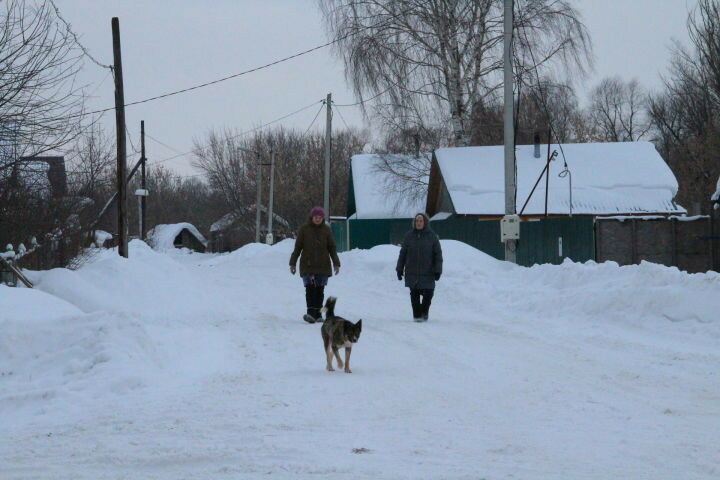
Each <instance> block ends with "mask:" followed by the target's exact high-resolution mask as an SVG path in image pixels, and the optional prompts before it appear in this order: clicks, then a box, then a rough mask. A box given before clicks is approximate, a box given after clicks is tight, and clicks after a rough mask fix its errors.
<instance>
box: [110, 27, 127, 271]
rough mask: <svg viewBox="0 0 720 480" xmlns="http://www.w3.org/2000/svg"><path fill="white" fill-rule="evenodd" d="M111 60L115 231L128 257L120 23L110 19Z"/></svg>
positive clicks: (121, 251)
mask: <svg viewBox="0 0 720 480" xmlns="http://www.w3.org/2000/svg"><path fill="white" fill-rule="evenodd" d="M111 23H112V37H113V59H114V62H115V66H114V70H113V71H114V74H115V130H116V135H117V190H118V197H117V212H118V221H117V231H118V253H119V254H120V255H121V256H123V257H125V258H127V256H128V221H127V216H128V215H127V212H128V211H127V209H128V202H127V180H126V179H125V176H126V170H127V158H126V155H127V152H126V146H125V93H124V91H123V78H122V57H121V52H120V22H119V20H118V18H117V17H113V18H112V22H111Z"/></svg>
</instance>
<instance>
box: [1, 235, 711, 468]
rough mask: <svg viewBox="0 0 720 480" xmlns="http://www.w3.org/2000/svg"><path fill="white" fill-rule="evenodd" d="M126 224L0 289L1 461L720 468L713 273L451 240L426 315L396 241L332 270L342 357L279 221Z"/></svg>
mask: <svg viewBox="0 0 720 480" xmlns="http://www.w3.org/2000/svg"><path fill="white" fill-rule="evenodd" d="M133 247H134V249H133V250H132V251H131V254H133V256H132V257H131V260H130V261H129V262H127V261H122V260H120V259H117V258H115V257H111V256H109V255H108V256H105V257H103V258H101V259H97V260H95V261H94V262H93V263H92V264H89V265H86V266H85V267H83V268H82V269H80V270H79V271H77V272H69V271H65V270H55V271H52V272H49V273H42V274H35V276H34V278H33V279H34V280H36V281H38V282H39V286H40V290H43V291H45V292H48V293H51V294H53V295H55V297H54V296H50V295H47V294H45V293H42V292H40V291H37V292H28V291H23V292H20V293H21V294H22V295H25V296H28V297H31V300H30V302H28V301H27V298H23V299H22V300H23V301H22V302H20V300H19V294H18V293H16V292H17V290H13V291H11V289H8V288H0V301H3V302H4V301H7V302H9V303H7V305H10V307H8V309H6V310H5V311H4V312H3V313H0V329H2V331H3V332H4V334H5V335H4V337H3V340H0V358H2V363H0V374H1V376H0V478H3V479H21V478H22V479H25V478H48V479H50V478H52V479H60V478H67V479H70V478H72V479H85V478H87V479H90V478H92V479H95V478H118V479H119V478H162V479H177V478H198V479H199V478H203V479H204V478H243V479H245V478H268V477H270V478H368V479H369V478H387V479H396V478H408V479H411V478H412V479H414V478H452V479H456V478H457V479H460V478H467V479H477V478H486V479H567V478H574V479H608V478H633V479H634V478H653V479H678V478H684V479H685V478H687V479H690V478H701V479H705V478H707V479H711V478H717V477H718V476H720V468H719V467H718V459H719V458H720V433H719V432H720V388H719V387H720V380H719V378H718V375H720V368H719V367H720V352H719V351H718V348H717V347H718V344H719V343H720V325H719V323H718V318H717V312H718V311H720V276H719V275H717V274H707V275H692V276H691V275H686V274H684V273H681V272H678V271H676V270H674V269H667V268H664V267H659V266H656V265H641V266H635V267H623V268H618V267H617V266H613V265H593V264H588V265H577V264H570V263H568V264H564V265H562V266H540V267H533V268H531V269H525V268H516V267H512V266H509V265H506V264H504V263H503V262H497V261H495V260H492V259H490V258H489V257H487V256H485V255H483V254H481V253H479V252H477V251H474V250H472V249H471V248H469V247H467V246H464V245H461V244H458V243H457V242H443V248H444V250H445V257H446V272H445V274H444V276H443V279H442V280H441V281H440V283H439V285H438V290H437V295H436V301H435V302H434V304H433V308H432V311H431V320H430V322H428V323H427V324H415V323H412V322H411V321H409V320H408V317H409V314H410V312H409V305H408V304H409V301H408V298H407V290H406V289H404V288H403V287H402V285H401V284H400V282H397V280H395V279H394V274H393V266H394V257H395V256H396V255H397V249H396V248H395V247H390V246H384V247H377V248H375V249H373V250H370V251H353V252H350V253H347V254H343V255H342V257H341V259H342V261H343V269H342V272H341V275H340V276H338V277H337V278H333V279H331V283H330V286H329V287H328V289H327V291H328V292H329V293H330V294H335V295H337V296H338V297H339V300H338V307H337V311H338V313H339V314H341V315H345V316H347V317H348V318H350V319H352V320H355V319H357V318H363V329H364V330H363V334H362V337H361V339H360V343H359V344H358V346H357V347H356V348H355V349H354V350H353V357H352V362H351V363H352V366H353V371H354V373H353V374H351V375H348V374H344V373H342V372H341V371H337V372H333V373H329V372H326V371H325V370H324V361H325V360H324V354H323V352H322V342H321V339H320V334H319V331H318V330H319V326H318V325H308V324H305V323H304V322H302V321H301V320H300V319H299V317H300V314H301V313H302V310H303V301H304V298H303V292H302V287H301V285H300V280H299V279H298V278H297V277H296V276H295V277H293V276H290V275H289V273H288V272H287V268H286V266H285V265H286V263H287V257H288V255H289V249H290V248H291V246H290V245H289V244H288V243H283V244H280V245H278V246H275V247H272V248H269V247H265V246H262V245H250V246H248V247H245V248H244V249H242V250H240V251H238V252H234V253H233V254H230V255H224V256H210V255H187V254H185V255H183V254H180V253H172V254H167V255H164V254H157V253H155V252H152V251H150V250H147V249H144V248H142V247H141V246H139V245H137V244H134V245H133ZM111 283H112V285H111ZM115 285H120V286H121V291H120V293H116V292H115ZM57 297H59V298H61V299H64V300H66V301H67V302H70V303H71V304H73V305H74V307H73V306H72V305H69V304H67V303H65V302H62V301H61V300H58V298H57ZM28 303H32V304H33V305H35V308H34V309H33V311H29V310H28V309H24V306H26V305H28ZM3 304H5V303H3ZM18 305H22V306H23V308H21V307H20V306H18Z"/></svg>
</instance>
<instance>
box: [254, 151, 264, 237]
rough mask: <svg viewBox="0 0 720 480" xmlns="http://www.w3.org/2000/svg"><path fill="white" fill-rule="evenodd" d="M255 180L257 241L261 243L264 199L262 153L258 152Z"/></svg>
mask: <svg viewBox="0 0 720 480" xmlns="http://www.w3.org/2000/svg"><path fill="white" fill-rule="evenodd" d="M255 182H256V183H257V199H256V200H255V243H260V201H261V200H262V163H261V162H260V153H257V171H256V174H255Z"/></svg>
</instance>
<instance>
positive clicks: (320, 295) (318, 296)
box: [313, 285, 325, 323]
mask: <svg viewBox="0 0 720 480" xmlns="http://www.w3.org/2000/svg"><path fill="white" fill-rule="evenodd" d="M313 298H314V302H313V305H315V312H316V313H317V315H316V316H315V321H316V322H319V323H322V322H324V321H325V320H324V319H323V316H322V312H321V310H322V307H323V301H324V300H325V286H324V285H323V286H315V295H314V297H313Z"/></svg>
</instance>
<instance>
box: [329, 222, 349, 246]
mask: <svg viewBox="0 0 720 480" xmlns="http://www.w3.org/2000/svg"><path fill="white" fill-rule="evenodd" d="M330 229H331V230H332V233H333V238H335V245H337V251H338V252H347V251H348V250H350V248H349V247H348V244H347V223H346V222H333V223H331V224H330Z"/></svg>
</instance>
